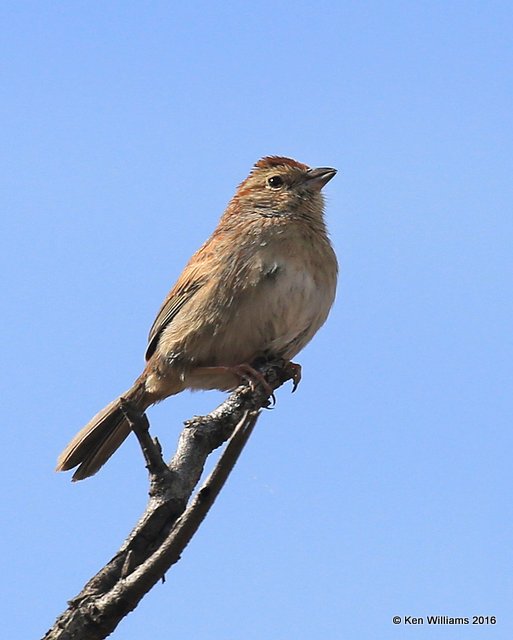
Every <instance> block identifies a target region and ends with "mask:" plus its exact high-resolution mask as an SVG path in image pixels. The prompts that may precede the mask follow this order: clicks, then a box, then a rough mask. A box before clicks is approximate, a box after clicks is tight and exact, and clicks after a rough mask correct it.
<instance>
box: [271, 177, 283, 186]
mask: <svg viewBox="0 0 513 640" xmlns="http://www.w3.org/2000/svg"><path fill="white" fill-rule="evenodd" d="M267 184H268V185H269V186H270V187H271V189H279V188H280V187H281V186H282V185H283V178H282V177H281V176H271V177H270V178H269V180H267Z"/></svg>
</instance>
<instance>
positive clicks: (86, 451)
mask: <svg viewBox="0 0 513 640" xmlns="http://www.w3.org/2000/svg"><path fill="white" fill-rule="evenodd" d="M122 399H123V400H124V401H128V402H131V403H133V405H134V406H135V407H136V408H137V409H138V410H139V411H141V412H143V411H145V410H146V409H147V408H148V406H149V404H150V403H149V402H147V401H146V398H145V393H144V387H143V385H141V384H140V383H136V384H135V385H134V386H133V387H132V388H131V389H130V390H129V391H127V392H126V393H125V394H123V396H121V397H119V398H117V399H116V400H114V401H113V402H111V403H110V404H108V405H107V406H106V407H105V408H104V409H102V410H101V411H100V412H99V413H97V414H96V415H95V416H94V418H92V419H91V420H90V421H89V422H88V423H87V424H86V426H85V427H84V428H83V429H82V430H81V431H79V432H78V433H77V435H76V436H75V437H74V438H73V440H72V441H71V442H70V443H69V444H68V446H67V447H66V448H65V449H64V451H63V452H62V453H61V455H60V456H59V458H58V460H57V467H56V471H68V470H69V469H73V468H74V467H77V466H78V469H77V470H76V471H75V473H74V474H73V478H72V480H73V481H76V480H83V479H84V478H88V477H89V476H92V475H94V474H95V473H96V472H97V471H98V470H99V469H100V468H101V467H102V466H103V465H104V464H105V463H106V462H107V460H108V459H109V458H110V457H111V455H112V454H113V453H114V452H115V451H116V449H118V447H120V446H121V444H122V443H123V442H124V441H125V439H126V438H127V436H128V434H129V433H130V430H131V429H130V425H129V423H128V421H127V419H126V417H125V414H124V412H123V410H122V408H121V400H122Z"/></svg>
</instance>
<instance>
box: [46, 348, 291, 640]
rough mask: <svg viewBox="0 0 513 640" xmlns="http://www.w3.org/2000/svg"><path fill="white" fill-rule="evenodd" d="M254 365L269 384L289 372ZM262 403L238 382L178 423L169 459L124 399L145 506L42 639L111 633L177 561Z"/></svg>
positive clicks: (83, 639)
mask: <svg viewBox="0 0 513 640" xmlns="http://www.w3.org/2000/svg"><path fill="white" fill-rule="evenodd" d="M260 370H261V372H262V374H263V375H264V377H265V379H266V380H267V382H268V384H269V385H270V387H271V388H272V389H273V390H275V389H277V388H278V387H279V386H281V385H282V384H283V383H284V382H285V381H286V380H288V379H291V378H292V379H294V378H295V375H296V374H295V370H294V369H293V368H291V366H290V364H287V363H284V362H281V361H280V362H273V363H266V364H265V365H263V366H262V367H261V368H260ZM267 405H268V397H267V394H266V391H265V390H263V389H261V388H259V387H257V388H256V389H253V388H250V387H249V386H241V387H239V388H238V389H236V390H235V391H234V392H233V393H232V394H231V395H230V396H229V397H228V398H227V399H226V400H225V401H224V402H223V403H222V404H221V405H220V406H219V407H217V409H215V410H214V411H212V413H210V414H208V415H207V416H201V417H196V418H193V419H191V420H189V421H188V422H187V423H186V426H185V429H184V430H183V431H182V433H181V435H180V438H179V442H178V447H177V451H176V453H175V455H174V456H173V459H172V460H171V462H170V463H169V465H166V464H165V463H164V461H163V458H162V453H161V450H160V445H159V444H158V442H157V441H156V440H153V439H152V438H151V436H150V434H149V430H148V427H149V425H148V421H147V418H146V416H141V415H139V414H137V413H136V412H134V411H133V408H132V407H131V406H129V405H128V404H125V405H124V410H125V414H126V416H127V418H128V419H129V421H130V423H131V426H132V428H133V430H134V432H135V434H136V436H137V438H138V440H139V443H140V445H141V449H142V451H143V455H144V458H145V461H146V466H147V468H148V471H149V475H150V490H149V495H150V499H149V502H148V506H147V508H146V510H145V512H144V514H143V515H142V517H141V519H140V520H139V522H138V523H137V525H136V526H135V527H134V529H133V531H132V532H131V534H130V535H129V536H128V538H127V539H126V541H125V542H124V543H123V545H122V546H121V548H120V549H119V551H118V552H117V553H116V555H115V556H114V557H113V558H112V559H111V560H110V561H109V562H108V563H107V564H106V565H105V566H104V567H103V568H102V569H101V570H100V571H99V572H98V573H97V574H96V575H95V576H94V577H93V578H92V579H91V580H90V581H89V582H88V583H87V584H86V585H85V587H84V588H83V589H82V591H81V592H80V594H78V595H77V596H76V597H75V598H74V599H73V600H71V601H70V602H69V603H68V604H69V607H68V608H67V609H66V611H64V613H63V614H62V615H61V616H59V618H58V619H57V620H56V622H55V624H54V626H53V627H52V628H51V629H50V630H49V631H48V632H47V634H46V635H45V636H44V640H101V639H103V638H105V637H107V636H108V635H109V634H110V633H112V631H113V630H114V629H115V628H116V626H117V625H118V623H119V622H120V621H121V619H122V618H123V617H124V616H126V615H127V614H128V613H129V612H130V611H132V610H133V609H134V608H135V607H136V606H137V604H138V603H139V602H140V600H141V599H142V598H143V596H144V595H145V594H146V593H147V592H148V591H149V590H150V589H151V587H152V586H153V585H154V584H155V583H156V582H158V580H159V579H161V578H163V576H164V575H165V573H166V571H168V570H169V568H170V567H171V566H172V565H173V564H175V563H176V562H177V561H178V560H179V559H180V555H181V553H182V552H183V550H184V549H185V547H186V546H187V544H188V543H189V541H190V539H191V538H192V536H193V535H194V533H195V532H196V531H197V529H198V527H199V526H200V524H201V522H202V521H203V519H204V518H205V516H206V514H207V512H208V510H209V509H210V507H211V506H212V504H213V503H214V501H215V499H216V497H217V495H218V493H219V491H220V490H221V489H222V487H223V485H224V483H225V481H226V479H227V478H228V475H229V474H230V472H231V470H232V468H233V466H234V465H235V463H236V461H237V459H238V457H239V455H240V453H241V451H242V449H243V448H244V445H245V444H246V442H247V440H248V438H249V437H250V435H251V432H252V430H253V428H254V426H255V424H256V421H257V419H258V416H259V414H260V412H261V409H262V408H263V407H266V406H267ZM227 440H229V442H228V444H227V446H226V448H225V450H224V452H223V454H222V455H221V457H220V459H219V461H218V463H217V465H216V466H215V468H214V470H213V471H212V473H211V474H210V476H209V477H208V479H207V480H206V481H205V482H204V484H203V486H202V487H201V488H200V489H199V491H198V492H197V493H196V495H195V496H194V498H193V499H192V500H191V501H190V504H189V506H187V503H188V502H189V499H190V497H191V495H192V492H193V491H194V488H195V487H196V485H197V483H198V481H199V479H200V477H201V474H202V472H203V468H204V465H205V461H206V459H207V457H208V456H209V455H210V453H211V452H212V451H214V449H216V448H218V447H219V446H221V445H222V444H223V443H224V442H226V441H227Z"/></svg>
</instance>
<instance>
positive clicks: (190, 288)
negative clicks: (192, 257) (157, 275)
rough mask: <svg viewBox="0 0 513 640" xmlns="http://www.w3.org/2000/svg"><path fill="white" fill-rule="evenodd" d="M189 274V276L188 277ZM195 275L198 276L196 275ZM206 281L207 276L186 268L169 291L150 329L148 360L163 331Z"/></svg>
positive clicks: (147, 350)
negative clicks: (201, 275) (199, 275)
mask: <svg viewBox="0 0 513 640" xmlns="http://www.w3.org/2000/svg"><path fill="white" fill-rule="evenodd" d="M187 275H189V277H186V276H187ZM195 275H196V277H194V276H195ZM205 282H206V278H200V277H198V274H197V273H196V274H194V273H189V274H187V270H186V271H185V272H184V273H183V274H182V276H181V277H180V279H179V280H178V282H177V283H176V284H175V286H174V287H173V289H171V291H170V292H169V295H168V296H167V298H166V299H165V300H164V303H163V305H162V307H161V308H160V311H159V312H158V314H157V317H156V318H155V322H154V323H153V325H152V327H151V329H150V334H149V336H148V347H147V349H146V356H145V357H146V360H149V359H150V358H151V356H152V355H153V353H154V351H155V349H156V347H157V343H158V341H159V339H160V336H161V334H162V331H163V330H164V329H165V328H166V327H167V326H168V325H169V323H170V322H172V321H173V319H174V318H175V317H176V315H177V314H178V312H179V311H180V309H182V307H183V306H184V305H185V304H187V302H189V300H191V298H192V297H193V296H194V294H195V293H196V292H197V291H199V290H200V289H201V288H202V286H203V285H204V284H205Z"/></svg>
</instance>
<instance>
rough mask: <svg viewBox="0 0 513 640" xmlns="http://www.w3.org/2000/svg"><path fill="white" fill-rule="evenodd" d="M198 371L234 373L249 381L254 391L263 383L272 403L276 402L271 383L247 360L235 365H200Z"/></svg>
mask: <svg viewBox="0 0 513 640" xmlns="http://www.w3.org/2000/svg"><path fill="white" fill-rule="evenodd" d="M196 371H197V372H198V373H203V372H205V373H226V372H228V373H233V374H234V375H235V376H237V378H239V379H240V380H245V381H246V382H248V383H249V386H250V387H251V389H252V391H254V390H255V389H256V386H257V384H260V385H262V388H263V389H264V391H265V392H266V393H267V395H268V396H269V397H270V398H271V400H272V403H273V404H275V403H276V398H275V395H274V390H273V388H272V387H271V385H270V384H269V383H268V382H267V380H266V379H265V377H264V376H263V375H262V374H261V373H260V371H257V370H256V369H255V368H254V367H252V366H251V365H250V364H248V363H247V362H243V363H242V364H237V365H234V366H231V367H229V366H224V365H217V366H215V367H198V369H196Z"/></svg>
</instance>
